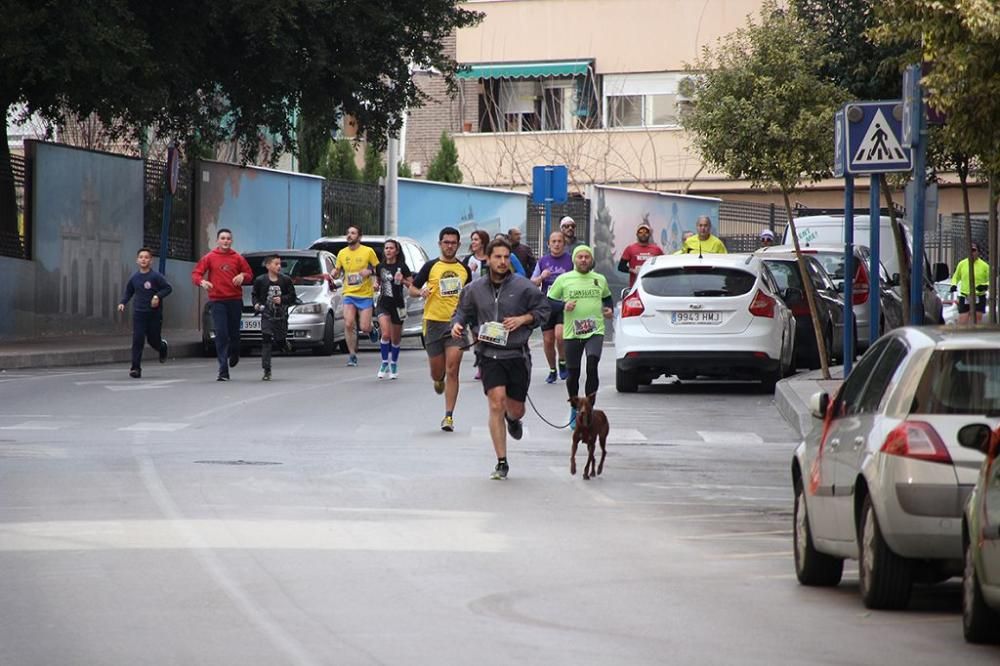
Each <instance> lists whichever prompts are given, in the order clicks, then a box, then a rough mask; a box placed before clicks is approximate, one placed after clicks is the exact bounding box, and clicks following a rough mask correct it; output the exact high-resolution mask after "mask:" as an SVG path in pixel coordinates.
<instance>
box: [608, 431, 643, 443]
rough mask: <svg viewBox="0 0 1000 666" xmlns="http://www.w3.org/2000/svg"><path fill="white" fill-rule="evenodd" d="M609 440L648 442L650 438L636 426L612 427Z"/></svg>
mask: <svg viewBox="0 0 1000 666" xmlns="http://www.w3.org/2000/svg"><path fill="white" fill-rule="evenodd" d="M608 441H609V442H646V441H649V440H648V438H647V437H646V436H645V435H643V434H642V433H641V432H639V431H638V430H636V429H635V428H611V432H610V433H608Z"/></svg>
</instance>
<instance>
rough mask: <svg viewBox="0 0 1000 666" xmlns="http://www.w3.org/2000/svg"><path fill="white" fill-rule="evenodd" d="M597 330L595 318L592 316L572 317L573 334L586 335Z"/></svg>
mask: <svg viewBox="0 0 1000 666" xmlns="http://www.w3.org/2000/svg"><path fill="white" fill-rule="evenodd" d="M596 330H597V320H596V319H594V318H593V317H590V318H588V319H574V320H573V334H574V335H588V334H590V333H593V332H594V331H596Z"/></svg>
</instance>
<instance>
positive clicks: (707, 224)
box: [681, 215, 726, 255]
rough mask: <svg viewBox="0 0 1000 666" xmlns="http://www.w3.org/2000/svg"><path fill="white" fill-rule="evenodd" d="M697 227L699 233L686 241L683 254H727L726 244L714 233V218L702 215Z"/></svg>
mask: <svg viewBox="0 0 1000 666" xmlns="http://www.w3.org/2000/svg"><path fill="white" fill-rule="evenodd" d="M695 228H696V229H697V230H698V233H697V234H695V235H694V236H691V237H690V238H688V239H687V240H685V241H684V246H683V247H682V248H681V250H682V253H683V254H698V255H701V254H726V246H725V245H723V244H722V241H721V240H719V239H718V237H716V236H713V235H712V218H710V217H709V216H708V215H702V216H701V217H699V218H698V223H697V224H696V225H695Z"/></svg>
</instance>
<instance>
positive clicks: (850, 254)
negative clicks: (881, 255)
mask: <svg viewBox="0 0 1000 666" xmlns="http://www.w3.org/2000/svg"><path fill="white" fill-rule="evenodd" d="M843 349H844V377H847V375H849V374H851V366H853V365H854V175H853V174H850V173H845V174H844V347H843Z"/></svg>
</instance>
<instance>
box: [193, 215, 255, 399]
mask: <svg viewBox="0 0 1000 666" xmlns="http://www.w3.org/2000/svg"><path fill="white" fill-rule="evenodd" d="M215 238H216V243H217V245H216V248H215V249H214V250H212V251H211V252H209V253H208V254H206V255H205V256H204V257H202V258H201V259H200V260H199V261H198V263H197V264H195V267H194V270H192V271H191V281H192V282H194V283H195V284H196V285H198V286H199V287H201V288H202V289H204V290H205V291H206V292H208V303H209V310H210V311H211V313H212V327H213V328H214V329H215V354H216V356H217V357H218V359H219V376H218V377H217V378H216V381H219V382H228V381H229V368H235V367H236V364H237V363H239V362H240V319H241V315H242V313H243V283H244V282H250V281H251V280H253V272H252V271H251V270H250V264H248V263H247V260H246V259H244V258H243V256H242V255H241V254H239V253H238V252H236V251H235V250H233V232H232V231H230V230H229V229H219V232H218V233H217V234H216V235H215ZM227 361H228V363H229V364H228V365H226V362H227Z"/></svg>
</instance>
